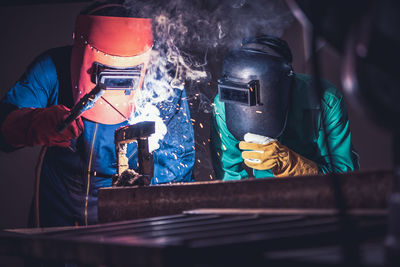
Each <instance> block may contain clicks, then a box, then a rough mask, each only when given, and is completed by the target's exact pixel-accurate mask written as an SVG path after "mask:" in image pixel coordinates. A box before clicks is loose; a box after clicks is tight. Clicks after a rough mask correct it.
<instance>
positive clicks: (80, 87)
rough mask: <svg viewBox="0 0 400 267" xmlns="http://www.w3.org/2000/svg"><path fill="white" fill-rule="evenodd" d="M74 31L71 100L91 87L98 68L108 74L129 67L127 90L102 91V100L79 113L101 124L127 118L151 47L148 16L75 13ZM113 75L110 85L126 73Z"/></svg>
mask: <svg viewBox="0 0 400 267" xmlns="http://www.w3.org/2000/svg"><path fill="white" fill-rule="evenodd" d="M74 34H75V39H74V45H73V49H72V58H71V82H72V88H73V99H74V102H75V103H77V102H78V101H79V99H80V98H81V97H83V96H84V95H85V94H87V93H88V92H90V90H92V89H93V88H94V87H95V82H96V79H95V78H96V75H97V74H98V73H96V72H99V69H100V70H101V69H106V70H108V72H109V74H111V72H112V71H118V70H120V71H124V70H125V71H126V70H127V69H131V70H132V75H133V76H132V77H130V79H129V80H130V81H129V83H130V85H129V90H126V89H125V88H122V89H119V88H118V86H117V87H115V86H114V88H112V89H109V90H106V92H105V93H104V95H103V96H102V101H97V102H96V104H95V105H94V106H93V108H91V109H90V110H87V111H86V112H85V113H83V114H82V116H83V117H84V118H86V119H89V120H92V121H95V122H99V123H103V124H116V123H121V122H123V121H125V120H127V119H128V118H129V116H130V115H131V114H132V111H133V109H134V103H133V99H134V95H135V90H137V89H140V88H141V86H142V83H143V78H144V75H145V73H146V67H147V64H148V61H149V58H150V53H151V48H152V46H153V32H152V22H151V19H146V18H127V17H109V16H91V15H79V16H78V17H77V20H76V27H75V33H74ZM110 70H111V72H110ZM117 77H119V80H117V81H116V82H114V85H118V83H120V84H122V85H123V84H125V83H126V82H127V78H126V76H124V75H119V76H117ZM122 79H123V80H122ZM105 81H106V80H105ZM122 87H123V86H122Z"/></svg>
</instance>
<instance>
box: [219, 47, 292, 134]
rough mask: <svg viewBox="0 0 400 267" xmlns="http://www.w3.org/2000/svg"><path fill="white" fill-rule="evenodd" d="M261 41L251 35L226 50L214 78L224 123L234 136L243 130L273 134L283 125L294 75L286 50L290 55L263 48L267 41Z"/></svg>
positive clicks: (280, 130)
mask: <svg viewBox="0 0 400 267" xmlns="http://www.w3.org/2000/svg"><path fill="white" fill-rule="evenodd" d="M261 41H262V40H261ZM261 41H260V40H257V39H252V40H250V41H249V42H247V43H244V45H243V46H242V47H241V48H240V49H238V50H233V51H230V52H229V53H228V55H227V56H226V57H225V59H224V61H223V67H222V75H221V77H220V79H219V80H218V93H219V99H220V101H222V102H224V103H225V116H226V125H227V127H228V130H229V131H230V132H231V133H232V134H233V136H234V137H235V138H236V139H238V140H243V139H244V135H245V134H246V133H253V134H258V135H263V136H268V137H272V138H277V137H279V136H280V135H281V134H282V133H283V131H284V129H285V125H286V119H287V114H288V109H289V103H290V92H291V86H292V80H293V76H294V73H293V71H292V67H291V65H290V61H291V54H290V50H289V54H288V55H290V56H285V57H283V56H281V54H279V53H276V52H274V51H273V50H270V49H263V47H265V46H267V45H266V44H265V43H264V44H263V43H262V42H261ZM247 44H257V45H256V46H253V45H247ZM258 45H259V46H258ZM267 48H268V46H267ZM285 51H286V50H285Z"/></svg>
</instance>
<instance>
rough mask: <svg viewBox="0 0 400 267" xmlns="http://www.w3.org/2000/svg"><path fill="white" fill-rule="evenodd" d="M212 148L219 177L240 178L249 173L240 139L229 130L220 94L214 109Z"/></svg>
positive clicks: (226, 178) (223, 178) (227, 178)
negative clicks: (242, 153)
mask: <svg viewBox="0 0 400 267" xmlns="http://www.w3.org/2000/svg"><path fill="white" fill-rule="evenodd" d="M211 120H212V121H211V142H210V145H211V147H210V150H211V157H212V162H213V167H214V172H215V175H216V178H217V179H221V180H240V179H243V178H247V177H248V174H247V172H246V170H245V169H244V168H243V166H242V162H243V159H242V156H241V151H240V149H239V147H238V144H239V141H238V140H237V139H236V138H235V137H234V136H233V135H232V134H231V133H230V132H229V130H228V128H227V126H226V122H225V105H224V103H222V102H220V101H219V99H218V95H217V96H216V97H215V99H214V111H213V114H212V118H211Z"/></svg>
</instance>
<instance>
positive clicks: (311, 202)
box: [98, 171, 393, 222]
mask: <svg viewBox="0 0 400 267" xmlns="http://www.w3.org/2000/svg"><path fill="white" fill-rule="evenodd" d="M337 178H339V179H340V180H341V183H342V189H343V194H344V196H345V199H346V201H347V204H348V207H349V208H350V209H385V208H386V202H387V197H388V195H389V194H390V192H391V190H392V179H393V176H392V172H391V171H377V172H353V173H345V174H340V175H338V176H337ZM332 192H333V191H332V186H331V178H330V176H324V175H318V176H308V177H288V178H272V179H250V180H241V181H228V182H222V181H210V182H195V183H187V184H168V185H157V186H147V187H124V188H103V189H100V190H99V195H98V214H99V221H100V222H111V221H119V220H126V219H136V218H146V217H152V216H163V215H169V214H176V213H181V212H182V211H184V210H190V209H200V208H291V209H302V208H309V209H331V208H334V207H335V202H334V198H333V193H332Z"/></svg>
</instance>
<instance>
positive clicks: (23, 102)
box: [0, 1, 194, 227]
mask: <svg viewBox="0 0 400 267" xmlns="http://www.w3.org/2000/svg"><path fill="white" fill-rule="evenodd" d="M120 2H123V1H119V2H118V1H113V2H111V1H109V2H104V1H103V2H96V3H93V4H91V5H90V6H89V7H87V8H86V9H85V10H83V11H82V12H81V13H80V14H79V15H78V17H77V19H76V25H75V31H74V43H73V45H72V46H66V47H61V48H54V49H51V50H49V51H46V52H45V53H43V54H42V55H40V56H39V57H38V58H36V59H35V60H34V62H33V63H32V64H31V65H30V66H29V67H28V68H27V70H26V72H25V74H24V75H23V76H22V77H21V78H20V80H19V81H17V82H16V84H15V85H14V87H13V88H11V90H10V91H9V92H8V93H7V94H6V96H5V97H4V98H3V99H2V101H1V105H0V108H1V113H0V114H1V115H0V116H1V118H0V124H1V148H2V150H3V151H14V150H15V149H19V148H22V147H29V146H44V147H46V148H47V150H46V152H45V154H44V158H43V160H42V164H41V174H40V190H39V191H40V193H39V205H37V206H38V207H39V209H38V210H39V215H40V216H39V218H40V226H41V227H45V226H64V225H87V224H94V223H96V222H97V192H98V189H99V188H101V187H107V186H111V182H112V177H113V175H115V173H116V154H115V144H114V133H115V131H116V130H117V129H119V128H120V127H122V126H125V125H127V124H128V119H129V118H130V117H131V115H132V114H135V105H134V98H135V94H136V93H137V92H138V90H145V88H144V87H143V83H144V77H145V74H146V67H147V66H148V64H149V59H150V53H151V51H152V49H153V38H154V37H153V31H152V19H151V18H143V17H140V16H139V15H138V13H135V11H134V10H132V9H131V8H128V7H126V6H124V5H123V4H121V3H120ZM100 85H101V87H96V86H100ZM96 88H99V90H95V89H96ZM172 89H173V91H174V95H173V97H172V98H171V99H169V102H168V103H167V106H168V107H169V108H162V105H164V104H165V103H163V102H161V103H157V104H156V105H157V107H158V109H159V112H160V114H159V117H161V119H162V120H163V121H164V122H165V124H166V128H167V133H166V134H165V136H164V138H163V139H162V140H160V141H159V143H158V144H159V148H158V149H156V150H155V151H154V152H153V159H154V176H153V177H152V179H151V183H152V184H158V183H169V182H184V181H191V180H192V175H191V174H192V167H193V164H194V141H193V128H192V124H191V123H190V118H188V116H190V113H189V108H188V104H187V101H186V95H185V90H181V89H174V88H172ZM93 91H96V93H95V94H94V95H93V96H90V94H91V92H93ZM88 96H89V97H88ZM83 97H86V98H87V100H90V101H92V102H93V103H92V104H93V105H92V106H91V107H89V108H87V107H86V109H87V110H78V111H79V112H78V113H76V114H78V115H79V114H80V113H81V112H82V114H81V116H76V118H74V119H73V120H71V121H69V122H68V123H64V124H63V122H65V120H66V118H68V117H69V116H70V115H71V110H73V107H74V106H76V105H78V104H79V103H82V101H81V102H80V100H81V99H82V98H83ZM78 106H79V105H78ZM81 106H82V107H84V106H85V105H81ZM182 134H184V138H183V137H182ZM127 156H128V157H129V167H130V168H131V169H133V170H134V169H137V164H138V163H137V162H138V158H137V145H136V143H135V142H133V143H130V144H129V145H128V147H127ZM21 167H23V161H21ZM36 221H37V222H38V220H37V218H36Z"/></svg>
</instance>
